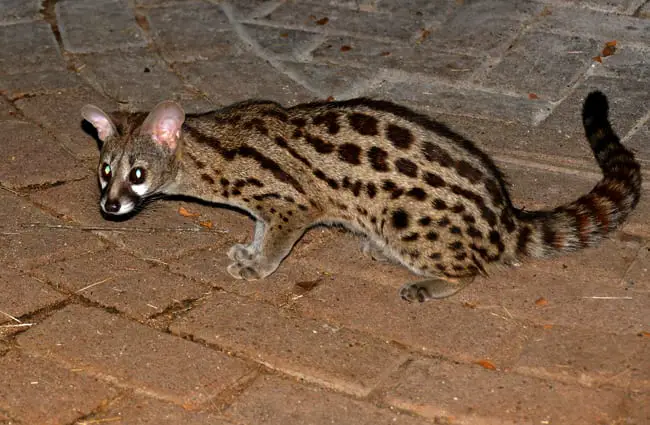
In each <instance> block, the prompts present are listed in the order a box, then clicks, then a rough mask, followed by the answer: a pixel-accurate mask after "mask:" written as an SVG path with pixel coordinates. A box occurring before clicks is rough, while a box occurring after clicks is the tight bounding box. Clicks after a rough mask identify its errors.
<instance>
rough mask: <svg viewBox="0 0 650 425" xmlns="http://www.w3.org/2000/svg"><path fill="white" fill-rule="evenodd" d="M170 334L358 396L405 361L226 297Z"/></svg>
mask: <svg viewBox="0 0 650 425" xmlns="http://www.w3.org/2000/svg"><path fill="white" fill-rule="evenodd" d="M170 330H171V331H172V333H174V334H177V335H181V336H187V335H189V336H191V337H192V339H193V340H194V341H205V342H207V343H209V344H212V345H215V346H218V347H219V348H220V349H221V350H225V351H228V352H230V351H232V352H235V353H240V354H241V355H243V356H245V357H247V358H249V359H251V360H253V361H255V362H259V363H261V364H263V365H266V366H268V367H270V368H271V369H274V370H279V371H282V372H284V373H286V374H289V375H292V376H295V377H300V378H302V379H305V380H307V381H311V382H317V383H319V384H321V385H325V386H326V387H330V388H334V389H337V390H339V391H343V392H346V393H350V394H355V395H357V396H366V395H368V393H369V392H370V391H372V389H373V388H374V387H375V386H376V385H377V383H378V382H379V381H380V379H381V378H382V376H384V374H385V373H387V372H388V371H390V370H395V369H396V368H397V367H398V366H399V365H400V364H401V363H403V362H404V361H405V360H406V355H407V353H406V352H403V351H401V350H398V349H397V348H395V347H393V346H391V345H389V344H388V343H387V342H386V341H383V340H380V339H376V338H373V337H370V336H367V335H364V334H361V333H359V332H353V331H350V330H348V329H345V328H339V327H337V326H332V325H331V324H329V323H327V322H322V321H318V320H313V319H305V318H302V317H299V316H297V315H295V314H293V313H292V312H291V311H288V310H286V309H278V308H276V307H274V306H272V305H269V304H267V303H261V302H257V301H252V300H249V299H246V298H243V297H239V296H235V295H230V294H226V293H216V294H212V295H211V296H210V297H209V298H207V299H206V300H204V301H203V302H202V303H201V305H200V306H198V307H195V308H193V309H192V310H191V311H190V312H189V313H188V314H187V315H185V316H183V317H182V318H181V319H178V320H176V321H174V322H173V323H172V324H171V325H170Z"/></svg>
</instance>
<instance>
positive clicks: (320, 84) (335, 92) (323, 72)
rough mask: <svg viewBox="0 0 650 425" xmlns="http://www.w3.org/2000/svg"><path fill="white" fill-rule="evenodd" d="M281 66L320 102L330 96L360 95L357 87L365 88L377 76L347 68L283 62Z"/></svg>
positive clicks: (372, 71) (373, 73) (369, 71)
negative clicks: (307, 88) (304, 83)
mask: <svg viewBox="0 0 650 425" xmlns="http://www.w3.org/2000/svg"><path fill="white" fill-rule="evenodd" d="M283 65H284V67H285V68H286V69H287V70H288V71H289V72H291V73H292V75H297V76H299V78H300V80H301V81H304V82H306V84H307V85H308V87H311V88H312V91H313V92H314V93H317V94H318V97H319V98H320V99H321V100H324V99H327V98H329V97H330V96H331V97H332V98H335V99H344V98H349V97H352V96H355V95H357V94H361V93H358V92H359V89H358V87H364V86H367V85H368V84H369V83H370V82H372V81H373V80H374V77H375V75H376V74H377V70H372V69H371V70H366V69H358V68H352V67H348V66H335V67H333V66H330V65H327V64H310V63H296V62H284V63H283Z"/></svg>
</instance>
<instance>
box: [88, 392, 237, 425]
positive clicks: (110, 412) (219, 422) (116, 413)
mask: <svg viewBox="0 0 650 425" xmlns="http://www.w3.org/2000/svg"><path fill="white" fill-rule="evenodd" d="M84 420H85V421H86V423H87V424H89V425H90V424H94V423H98V424H102V423H105V422H106V423H111V422H117V423H123V424H129V425H178V424H185V425H205V424H210V425H227V424H231V423H232V422H229V421H226V420H225V419H224V418H222V417H220V416H219V415H216V414H214V413H207V412H196V411H189V410H187V409H183V408H182V407H179V406H177V405H175V404H171V403H166V402H163V401H160V400H156V399H153V398H147V397H144V396H140V395H134V396H130V397H124V398H120V399H118V400H117V401H114V402H113V403H111V405H110V406H108V407H106V408H104V409H102V410H101V411H100V412H96V413H93V414H91V415H89V416H88V417H85V418H84ZM93 421H94V422H93Z"/></svg>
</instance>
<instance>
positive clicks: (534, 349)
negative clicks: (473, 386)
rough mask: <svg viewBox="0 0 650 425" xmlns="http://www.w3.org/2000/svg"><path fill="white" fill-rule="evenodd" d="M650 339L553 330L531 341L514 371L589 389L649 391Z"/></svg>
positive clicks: (578, 330) (570, 330)
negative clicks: (618, 388) (649, 363)
mask: <svg viewBox="0 0 650 425" xmlns="http://www.w3.org/2000/svg"><path fill="white" fill-rule="evenodd" d="M648 359H650V338H647V337H646V338H644V337H643V336H638V335H613V334H607V333H604V332H594V331H587V330H582V329H566V328H561V327H553V328H552V329H547V330H545V331H544V332H543V333H542V334H541V335H540V336H538V337H537V338H535V339H534V340H532V341H531V342H530V343H529V345H528V346H527V347H526V349H525V350H524V351H523V352H522V354H521V358H520V359H519V361H518V362H517V363H516V365H515V366H514V370H515V371H517V372H519V373H522V374H526V375H531V376H537V377H541V378H547V379H552V380H555V381H563V382H571V383H573V382H574V383H580V384H582V385H586V386H604V385H610V386H618V387H621V388H630V389H633V390H639V389H641V390H648V389H650V373H649V372H647V369H648Z"/></svg>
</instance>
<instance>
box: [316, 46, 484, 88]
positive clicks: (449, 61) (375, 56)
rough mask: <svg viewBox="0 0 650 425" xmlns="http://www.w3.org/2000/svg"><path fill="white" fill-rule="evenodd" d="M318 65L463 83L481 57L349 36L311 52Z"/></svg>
mask: <svg viewBox="0 0 650 425" xmlns="http://www.w3.org/2000/svg"><path fill="white" fill-rule="evenodd" d="M312 55H313V57H314V59H315V60H316V61H318V62H325V63H328V64H329V63H334V64H345V65H349V66H356V67H360V68H361V69H366V68H368V69H374V70H378V69H396V70H401V71H405V72H409V73H415V74H423V75H427V76H431V77H434V78H436V79H443V80H447V81H458V80H466V79H468V78H469V77H470V76H471V75H472V72H473V71H475V70H476V69H478V67H479V66H481V64H482V60H481V59H480V58H476V57H472V56H468V55H465V54H456V53H447V52H440V51H438V49H437V48H435V47H434V46H431V45H427V46H425V45H423V44H415V45H402V44H394V43H385V42H379V41H374V40H366V39H359V38H352V37H328V38H327V39H326V40H325V41H324V42H323V44H322V45H320V46H319V47H318V48H317V49H315V50H314V51H313V53H312Z"/></svg>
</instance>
